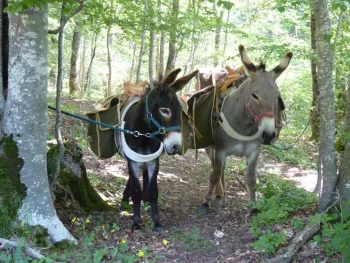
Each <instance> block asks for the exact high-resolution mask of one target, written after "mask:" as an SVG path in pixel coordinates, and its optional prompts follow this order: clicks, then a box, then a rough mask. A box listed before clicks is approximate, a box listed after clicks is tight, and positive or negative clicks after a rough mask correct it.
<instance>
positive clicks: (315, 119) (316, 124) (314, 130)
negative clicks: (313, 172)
mask: <svg viewBox="0 0 350 263" xmlns="http://www.w3.org/2000/svg"><path fill="white" fill-rule="evenodd" d="M312 1H313V0H311V2H312ZM311 4H312V3H311ZM310 20H311V23H310V30H311V49H312V57H311V79H312V108H311V110H310V115H311V116H312V119H311V140H315V141H318V140H319V139H320V112H319V105H317V98H318V95H319V91H318V85H317V74H316V72H317V67H316V56H315V55H316V24H315V23H316V22H315V14H314V12H313V10H311V18H310Z"/></svg>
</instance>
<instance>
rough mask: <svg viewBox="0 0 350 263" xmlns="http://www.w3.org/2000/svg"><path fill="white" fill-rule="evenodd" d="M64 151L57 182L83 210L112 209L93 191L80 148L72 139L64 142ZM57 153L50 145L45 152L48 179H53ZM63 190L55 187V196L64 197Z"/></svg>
mask: <svg viewBox="0 0 350 263" xmlns="http://www.w3.org/2000/svg"><path fill="white" fill-rule="evenodd" d="M64 146H65V153H64V157H63V160H62V161H61V167H60V174H59V177H58V183H59V184H60V185H61V186H63V187H64V188H66V189H69V190H70V192H71V193H72V194H73V197H74V199H75V200H76V201H77V202H78V203H79V205H80V207H81V208H82V209H83V210H84V211H85V212H93V211H112V210H114V209H113V208H112V207H111V206H110V205H108V204H107V203H106V202H105V201H104V200H103V199H102V198H101V197H100V196H99V194H98V193H97V192H96V191H95V189H94V188H93V187H92V185H91V184H90V181H89V179H88V177H87V173H86V168H85V165H84V162H83V160H82V157H83V154H82V150H81V148H80V147H79V146H78V145H77V144H76V143H75V142H73V141H68V142H65V143H64ZM57 155H58V146H57V145H56V146H54V147H52V148H51V149H50V150H49V151H48V154H47V167H48V176H49V181H50V182H51V181H52V180H54V179H53V174H54V172H55V170H56V158H57ZM65 194H66V193H65V190H63V189H62V188H60V187H56V190H55V196H56V198H57V199H58V200H59V199H62V198H64V197H65Z"/></svg>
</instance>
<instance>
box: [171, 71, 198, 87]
mask: <svg viewBox="0 0 350 263" xmlns="http://www.w3.org/2000/svg"><path fill="white" fill-rule="evenodd" d="M198 72H199V70H198V69H197V70H195V71H193V72H191V73H190V74H188V75H186V76H183V77H181V78H179V79H177V80H176V81H175V82H174V83H172V84H171V85H170V87H171V88H173V89H174V90H175V92H178V91H180V90H181V89H182V88H183V87H185V86H186V85H187V83H188V82H190V80H191V79H192V78H193V77H194V76H196V75H197V74H198Z"/></svg>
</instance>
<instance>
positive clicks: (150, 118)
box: [145, 95, 181, 138]
mask: <svg viewBox="0 0 350 263" xmlns="http://www.w3.org/2000/svg"><path fill="white" fill-rule="evenodd" d="M145 104H146V106H145V107H146V117H147V122H148V125H149V126H150V127H151V122H152V123H153V124H154V125H155V126H156V127H157V129H158V130H156V131H154V132H152V133H149V137H151V138H154V136H156V135H159V134H164V133H166V132H169V131H180V130H181V127H180V126H170V127H166V128H165V127H163V126H161V125H160V124H159V122H158V121H157V120H156V119H155V118H153V115H152V113H151V112H150V111H149V108H148V95H147V96H146V103H145Z"/></svg>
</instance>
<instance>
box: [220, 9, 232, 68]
mask: <svg viewBox="0 0 350 263" xmlns="http://www.w3.org/2000/svg"><path fill="white" fill-rule="evenodd" d="M229 22H230V10H227V18H226V23H227V24H228V23H229ZM227 37H228V28H227V26H226V29H225V38H224V47H223V48H222V52H223V58H224V60H223V61H222V64H221V66H222V67H223V68H224V67H225V64H226V47H227Z"/></svg>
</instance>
